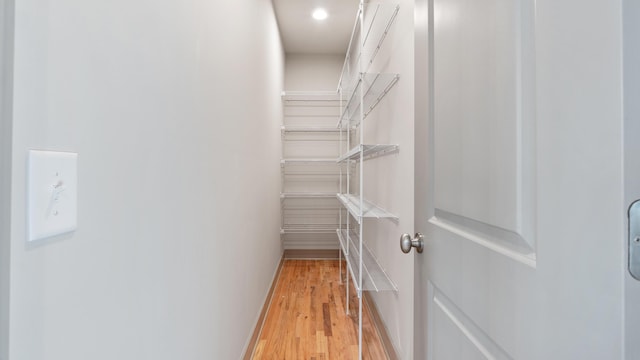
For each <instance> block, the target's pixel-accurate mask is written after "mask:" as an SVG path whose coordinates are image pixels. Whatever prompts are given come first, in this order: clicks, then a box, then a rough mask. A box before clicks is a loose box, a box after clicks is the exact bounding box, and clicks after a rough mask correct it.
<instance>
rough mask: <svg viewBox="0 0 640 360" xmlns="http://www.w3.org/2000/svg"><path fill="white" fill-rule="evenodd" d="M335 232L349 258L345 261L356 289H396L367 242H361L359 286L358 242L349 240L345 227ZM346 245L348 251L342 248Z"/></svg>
mask: <svg viewBox="0 0 640 360" xmlns="http://www.w3.org/2000/svg"><path fill="white" fill-rule="evenodd" d="M337 234H338V239H340V246H341V247H342V249H343V252H344V254H345V256H347V257H348V258H349V261H347V263H348V267H349V272H350V273H351V278H352V279H353V284H354V287H355V288H356V291H358V292H362V291H376V292H379V291H398V287H397V286H396V285H395V284H394V283H393V281H391V278H389V275H387V273H386V272H385V271H384V269H383V268H382V266H380V263H379V262H378V260H377V259H376V257H375V256H374V255H373V253H372V252H371V250H370V249H369V247H368V246H367V244H364V243H363V244H362V285H361V286H359V282H360V280H359V274H360V267H359V263H360V262H359V259H360V249H359V244H358V243H357V242H355V241H353V240H351V237H350V236H349V234H348V232H347V230H345V229H342V230H337ZM347 245H348V248H349V251H348V252H347V251H345V250H344V249H345V248H346V247H347Z"/></svg>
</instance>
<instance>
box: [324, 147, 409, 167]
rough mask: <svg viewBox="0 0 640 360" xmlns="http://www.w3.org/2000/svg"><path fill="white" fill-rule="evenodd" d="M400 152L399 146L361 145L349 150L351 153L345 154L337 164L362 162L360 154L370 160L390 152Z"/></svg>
mask: <svg viewBox="0 0 640 360" xmlns="http://www.w3.org/2000/svg"><path fill="white" fill-rule="evenodd" d="M397 150H398V145H389V144H377V145H364V144H360V145H358V146H355V147H354V148H353V149H351V150H349V152H347V153H345V154H344V155H342V156H341V157H339V158H338V160H337V162H339V163H340V162H344V161H347V160H356V161H357V160H360V154H362V157H363V158H364V159H365V160H366V159H370V158H373V157H376V156H382V155H384V154H388V153H390V152H394V151H397Z"/></svg>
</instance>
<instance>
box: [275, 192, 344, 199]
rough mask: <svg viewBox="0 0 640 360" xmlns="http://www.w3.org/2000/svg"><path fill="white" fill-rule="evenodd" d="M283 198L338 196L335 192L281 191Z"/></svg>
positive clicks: (327, 197)
mask: <svg viewBox="0 0 640 360" xmlns="http://www.w3.org/2000/svg"><path fill="white" fill-rule="evenodd" d="M280 198H281V199H310V198H326V199H331V198H336V194H335V193H323V192H305V193H281V194H280Z"/></svg>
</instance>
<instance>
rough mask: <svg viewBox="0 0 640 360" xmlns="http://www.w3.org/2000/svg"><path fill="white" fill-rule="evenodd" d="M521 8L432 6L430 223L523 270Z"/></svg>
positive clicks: (528, 209)
mask: <svg viewBox="0 0 640 360" xmlns="http://www.w3.org/2000/svg"><path fill="white" fill-rule="evenodd" d="M525 3H526V4H525ZM529 4H530V1H527V0H521V1H503V0H483V1H475V0H474V1H472V0H434V14H435V16H434V30H435V31H434V50H433V54H432V56H433V66H434V75H433V79H434V91H433V108H434V110H433V111H434V124H433V126H434V132H435V136H434V146H435V147H434V166H435V169H434V183H435V189H434V206H435V216H436V219H433V221H434V224H437V225H440V226H442V227H444V228H446V229H447V230H450V231H454V232H457V233H458V235H460V236H463V237H464V238H466V239H468V240H470V241H474V242H476V243H478V244H481V245H482V246H487V247H489V248H491V249H494V250H496V251H500V252H502V253H503V254H504V255H510V256H513V257H515V258H516V259H522V260H526V262H527V263H528V264H530V265H533V264H534V263H535V255H534V246H535V237H534V234H533V223H532V219H533V216H531V215H532V214H534V213H535V208H534V206H533V203H534V202H533V201H532V198H533V196H534V194H533V188H532V185H533V184H532V182H531V181H529V180H530V174H531V173H532V172H533V166H534V164H535V158H534V153H535V149H533V148H532V146H531V144H533V143H534V141H533V134H534V132H532V131H526V130H528V129H532V128H533V127H534V124H533V120H534V118H533V117H531V116H529V114H528V113H526V114H525V113H523V108H529V107H530V106H531V105H530V104H531V103H533V91H532V90H531V89H530V87H531V86H532V85H531V84H530V83H529V82H527V83H526V84H525V82H524V81H523V80H524V79H525V78H528V77H530V75H529V74H530V73H531V72H532V70H531V69H530V68H529V64H528V63H524V62H523V61H522V59H523V54H524V53H531V47H533V42H532V41H531V40H530V38H531V35H530V34H531V32H532V29H530V28H529V27H528V24H531V23H532V22H531V21H530V20H525V18H528V17H531V16H533V13H532V10H531V9H530V5H529ZM524 34H527V35H524ZM525 87H529V88H525ZM523 257H526V258H527V259H523Z"/></svg>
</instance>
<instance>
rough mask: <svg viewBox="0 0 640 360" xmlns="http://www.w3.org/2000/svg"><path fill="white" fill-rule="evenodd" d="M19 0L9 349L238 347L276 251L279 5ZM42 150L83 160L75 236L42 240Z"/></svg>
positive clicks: (24, 354) (225, 353)
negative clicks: (37, 224) (33, 192)
mask: <svg viewBox="0 0 640 360" xmlns="http://www.w3.org/2000/svg"><path fill="white" fill-rule="evenodd" d="M15 7H16V9H15V11H16V12H15V70H14V75H15V76H14V85H15V86H14V88H13V95H14V100H13V134H12V138H13V139H12V140H13V145H12V151H13V155H12V156H13V157H12V167H11V173H12V187H13V189H12V199H11V201H12V208H11V210H12V211H11V213H12V219H11V259H10V260H11V269H10V282H11V294H10V300H11V309H10V315H11V319H10V331H11V336H10V344H9V346H10V350H9V351H10V358H11V359H16V360H18V359H25V360H27V359H47V360H85V359H92V360H101V359H105V360H106V359H109V360H111V359H120V360H133V359H136V360H137V359H154V360H175V359H189V360H198V359H202V360H204V359H207V360H210V359H238V358H240V357H241V355H242V353H243V350H244V348H245V347H246V345H247V342H248V339H249V338H250V336H251V333H252V331H253V328H254V326H255V324H256V320H257V317H258V315H259V312H260V310H261V307H262V304H263V303H264V300H265V297H266V294H267V291H268V288H269V286H270V284H271V280H272V277H273V275H274V273H275V271H276V268H277V265H278V262H279V260H280V257H281V254H282V249H281V246H280V236H279V225H280V219H279V209H280V208H279V197H278V195H279V189H280V177H279V171H278V170H279V157H280V130H279V126H280V121H281V118H282V114H281V111H282V110H281V101H280V92H281V91H282V89H283V78H284V71H283V70H284V54H283V51H282V46H281V43H280V37H279V34H278V29H277V25H276V21H275V17H274V14H273V9H272V5H271V1H270V0H234V1H226V2H222V1H164V2H162V1H161V2H158V1H148V0H135V1H131V0H112V1H73V0H60V1H55V2H52V1H48V0H21V1H16V2H15ZM3 82H4V80H3ZM31 148H36V149H52V150H66V151H74V152H78V154H79V159H78V166H79V172H78V173H79V190H78V198H79V200H78V209H79V216H78V230H77V231H75V232H74V233H72V234H70V235H68V236H63V237H59V238H56V239H53V240H50V241H44V242H39V243H36V244H27V243H26V241H25V238H26V234H25V229H26V216H25V214H26V209H25V198H26V193H25V184H26V154H27V150H28V149H31Z"/></svg>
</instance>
